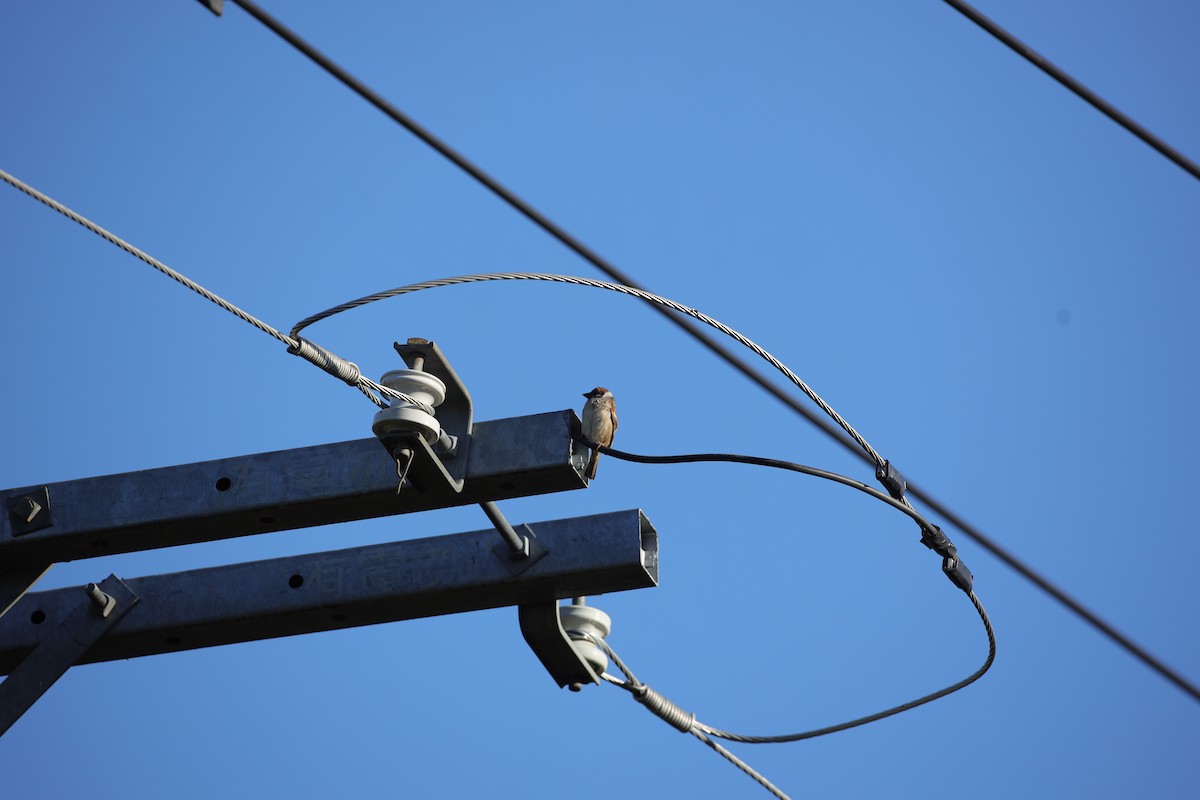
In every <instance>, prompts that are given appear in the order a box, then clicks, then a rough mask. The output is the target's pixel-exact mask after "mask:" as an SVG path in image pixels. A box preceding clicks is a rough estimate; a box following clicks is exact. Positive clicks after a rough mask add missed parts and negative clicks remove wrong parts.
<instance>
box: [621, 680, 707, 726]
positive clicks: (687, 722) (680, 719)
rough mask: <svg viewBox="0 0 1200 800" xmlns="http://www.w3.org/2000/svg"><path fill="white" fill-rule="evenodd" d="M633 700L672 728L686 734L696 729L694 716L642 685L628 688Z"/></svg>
mask: <svg viewBox="0 0 1200 800" xmlns="http://www.w3.org/2000/svg"><path fill="white" fill-rule="evenodd" d="M629 691H630V693H631V694H632V695H633V699H634V700H637V701H638V702H639V703H641V704H642V705H644V706H645V707H646V708H648V709H650V713H651V714H653V715H654V716H656V717H658V718H659V719H661V720H663V721H664V722H666V723H667V724H668V725H670V726H671V727H672V728H675V729H676V730H678V731H682V732H683V733H688V732H690V731H691V730H692V728H694V727H696V715H695V714H693V713H692V712H690V711H684V710H683V709H682V708H680V707H679V706H677V705H675V704H674V703H672V702H671V701H670V700H668V699H667V698H665V697H663V696H662V695H661V694H659V693H658V692H656V691H654V690H653V689H651V688H650V687H649V686H647V685H646V684H644V683H641V684H638V685H637V686H633V687H631V688H630V690H629Z"/></svg>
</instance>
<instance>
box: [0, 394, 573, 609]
mask: <svg viewBox="0 0 1200 800" xmlns="http://www.w3.org/2000/svg"><path fill="white" fill-rule="evenodd" d="M578 424H579V421H578V418H577V417H576V416H575V413H574V412H573V411H557V412H551V413H546V414H535V415H532V416H527V417H515V418H511V419H502V420H492V421H488V422H480V423H478V424H476V425H475V428H474V432H473V434H472V436H471V442H470V448H469V449H468V450H467V453H468V454H467V469H466V479H465V483H464V485H463V488H462V491H461V492H454V491H452V490H450V489H448V488H447V487H434V488H431V489H429V490H428V491H424V492H418V491H416V490H413V489H412V488H411V487H409V488H405V489H404V490H403V491H402V492H400V493H399V494H397V492H396V483H397V479H396V464H395V462H394V461H393V460H392V459H391V457H390V456H389V455H388V453H387V451H386V450H385V449H384V447H383V446H382V445H381V444H380V443H379V441H378V440H377V439H360V440H356V441H351V442H342V443H339V444H327V445H317V446H315V447H304V448H300V449H296V450H283V451H279V452H274V453H260V454H257V455H250V456H241V457H237V458H226V459H220V460H217V461H207V462H202V463H196V464H185V465H181V466H173V467H164V468H161V469H151V470H143V471H140V472H128V473H124V474H121V475H108V476H104V477H97V478H84V479H81V480H74V481H65V482H62V483H51V484H37V485H36V487H24V488H18V489H9V490H2V491H0V501H3V502H0V508H6V507H9V508H14V509H15V508H17V506H18V505H19V504H21V503H23V501H24V500H25V499H26V498H27V497H28V496H31V495H33V494H35V493H41V492H43V491H44V493H45V495H46V496H47V497H48V503H51V502H52V503H53V511H54V514H53V520H52V521H51V522H50V523H49V524H48V525H46V526H45V527H42V528H40V529H36V530H25V529H23V527H22V523H21V515H20V513H19V512H18V511H10V513H8V514H3V515H0V577H3V575H5V574H8V573H10V572H11V571H13V570H14V569H16V568H17V567H23V568H24V571H26V572H27V571H28V570H29V569H30V568H34V567H44V566H45V565H46V564H51V563H54V562H59V561H73V560H75V559H80V558H91V557H94V556H102V555H110V554H113V553H125V552H132V551H135V550H148V549H152V548H158V547H171V546H174V545H181V544H189V543H193V542H203V541H211V540H214V539H226V538H231V537H235V536H246V535H250V534H256V533H267V532H271V531H281V530H289V529H292V528H303V527H309V526H313V525H326V524H329V523H334V522H345V521H348V520H357V519H368V518H372V517H381V516H387V515H391V514H406V513H410V512H414V511H427V510H429V509H433V508H445V507H449V506H457V505H468V504H472V503H481V502H486V501H495V500H504V499H506V498H512V497H524V496H528V495H536V494H544V493H547V492H558V491H564V490H567V489H582V488H584V487H585V486H586V485H587V484H586V482H585V481H584V479H583V478H582V476H581V475H580V472H579V467H580V457H579V456H578V455H577V453H576V451H577V450H578V448H577V446H575V444H574V442H573V441H572V439H571V435H570V433H571V430H572V426H578ZM37 496H38V497H41V496H42V495H41V494H37ZM39 574H40V573H39ZM10 599H11V598H10Z"/></svg>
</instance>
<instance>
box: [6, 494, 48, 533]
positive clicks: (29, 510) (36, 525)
mask: <svg viewBox="0 0 1200 800" xmlns="http://www.w3.org/2000/svg"><path fill="white" fill-rule="evenodd" d="M7 505H8V521H9V523H10V524H11V525H12V535H13V536H24V535H25V534H27V533H33V532H34V531H40V530H42V529H43V528H49V527H50V526H51V525H53V524H54V518H53V517H52V516H51V514H50V489H49V487H46V486H42V487H39V488H37V489H26V490H23V491H20V490H19V491H17V492H14V493H13V494H11V495H9V497H8V502H7Z"/></svg>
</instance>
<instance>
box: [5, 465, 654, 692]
mask: <svg viewBox="0 0 1200 800" xmlns="http://www.w3.org/2000/svg"><path fill="white" fill-rule="evenodd" d="M379 449H380V450H381V451H382V448H379ZM393 491H394V490H393ZM528 527H529V529H531V530H532V531H533V533H534V535H535V536H536V537H537V539H538V542H539V543H540V544H541V545H542V546H544V548H545V550H546V552H545V554H544V555H543V556H542V557H541V558H540V559H539V560H538V561H536V562H535V563H533V564H532V565H531V566H529V567H528V568H527V569H525V570H523V571H521V572H520V573H519V574H516V575H514V574H513V571H512V570H511V569H510V568H509V565H508V564H507V563H506V560H507V558H508V556H507V554H506V553H505V552H500V553H497V552H495V546H496V543H497V542H496V532H495V531H494V530H492V529H490V528H489V529H487V530H481V531H474V532H471V533H459V534H453V535H450V536H437V537H432V538H426V539H415V540H406V541H401V542H393V543H390V544H382V545H372V546H368V547H356V548H351V549H347V550H336V551H331V552H325V553H312V554H308V555H302V556H293V557H288V558H277V559H270V560H267V561H256V562H251V563H246V564H233V565H230V566H224V567H214V568H210V569H200V570H192V571H188V572H178V573H174V574H168V575H155V576H151V577H145V578H135V579H131V580H128V581H126V582H125V583H126V584H127V585H128V587H129V589H130V590H132V591H133V592H134V593H135V594H136V595H137V596H138V597H139V598H141V600H140V602H139V603H138V604H137V606H136V607H134V608H133V609H132V610H131V611H130V612H129V613H128V614H127V615H126V616H125V617H124V618H123V619H121V621H120V622H118V623H117V624H116V625H115V626H113V628H112V630H110V631H109V633H108V635H107V636H105V637H104V638H103V639H102V640H101V641H100V642H98V643H97V644H96V645H95V646H93V647H92V648H91V649H90V650H88V652H87V653H86V654H85V655H84V656H83V657H82V661H81V663H87V662H93V661H109V660H113V659H120V658H133V657H137V656H145V655H153V654H156V653H166V652H174V651H178V650H190V649H194V648H198V647H209V646H213V645H221V644H231V643H234V642H245V641H253V640H257V639H267V638H272V637H277V636H291V635H294V634H300V633H313V632H316V631H324V630H334V629H338V628H348V627H355V626H359V625H371V624H375V623H381V622H391V621H395V620H404V619H414V618H417V617H429V616H436V615H440V614H455V613H460V612H464V611H474V610H478V609H484V608H495V607H498V606H507V605H518V604H528V603H544V602H550V601H555V600H558V599H560V598H565V597H575V596H579V595H588V594H601V593H605V592H617V591H623V590H625V589H639V588H645V587H650V586H655V585H657V583H658V536H657V534H656V532H655V531H654V528H653V526H651V525H650V522H649V521H648V520H647V519H646V517H645V516H644V515H643V514H642V513H641V511H640V510H632V511H619V512H613V513H608V514H599V515H595V516H589V517H576V518H573V519H564V520H555V521H550V522H538V523H530V524H529V526H528ZM79 595H80V590H79V589H78V588H73V589H59V590H55V591H48V592H36V593H30V594H27V595H25V597H24V598H22V599H21V600H20V601H19V602H18V603H17V604H16V605H15V606H14V607H13V609H12V611H11V612H10V613H9V614H7V615H6V616H4V617H3V618H0V674H7V673H8V672H10V671H11V670H12V669H13V668H14V667H15V666H16V665H17V664H19V663H20V662H21V660H22V659H23V658H25V657H26V656H27V655H28V654H29V653H30V652H32V651H33V650H34V649H35V648H37V647H38V646H40V645H41V644H42V643H43V642H44V641H45V640H46V639H47V638H48V637H49V636H51V635H52V631H53V630H54V629H55V628H56V626H57V623H58V620H60V619H63V618H64V617H65V616H66V615H67V614H69V613H70V612H71V610H72V609H73V608H74V607H75V606H76V605H77V604H78V597H79ZM3 685H4V684H0V686H3Z"/></svg>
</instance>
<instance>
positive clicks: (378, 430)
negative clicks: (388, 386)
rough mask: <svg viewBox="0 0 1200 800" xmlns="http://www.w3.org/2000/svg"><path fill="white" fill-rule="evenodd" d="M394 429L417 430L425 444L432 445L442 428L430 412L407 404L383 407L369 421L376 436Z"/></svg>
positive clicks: (391, 431)
mask: <svg viewBox="0 0 1200 800" xmlns="http://www.w3.org/2000/svg"><path fill="white" fill-rule="evenodd" d="M395 431H417V432H419V433H420V434H421V438H422V439H424V440H425V442H426V443H427V444H430V445H432V444H433V443H434V442H436V441H437V440H438V437H439V436H440V435H441V431H442V428H441V426H440V425H438V421H437V420H436V419H434V418H433V415H432V414H426V413H425V412H424V411H422V410H421V409H419V408H417V407H416V406H408V405H405V406H391V407H389V408H385V409H383V410H382V411H380V412H379V413H378V414H376V415H375V419H374V420H373V421H372V422H371V432H372V433H374V434H375V435H376V436H383V435H385V434H388V433H393V432H395Z"/></svg>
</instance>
